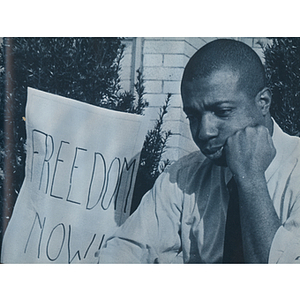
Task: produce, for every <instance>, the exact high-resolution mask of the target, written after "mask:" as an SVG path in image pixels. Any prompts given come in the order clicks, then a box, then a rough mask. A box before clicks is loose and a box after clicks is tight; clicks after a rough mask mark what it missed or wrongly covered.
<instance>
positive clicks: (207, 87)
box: [99, 39, 300, 263]
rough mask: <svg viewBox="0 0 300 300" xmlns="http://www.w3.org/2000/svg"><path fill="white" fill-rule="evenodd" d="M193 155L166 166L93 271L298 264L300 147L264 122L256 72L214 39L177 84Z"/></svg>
mask: <svg viewBox="0 0 300 300" xmlns="http://www.w3.org/2000/svg"><path fill="white" fill-rule="evenodd" d="M181 94H182V99H183V109H184V112H185V113H186V115H187V118H188V119H189V122H190V129H191V133H192V136H193V139H194V141H195V143H196V144H197V146H198V147H199V149H200V150H201V152H202V153H203V154H204V155H205V156H206V159H205V160H204V161H203V159H202V158H201V155H200V154H199V153H198V152H197V153H192V154H191V155H189V156H187V157H185V158H183V159H180V160H179V161H178V162H176V163H174V164H173V165H171V166H170V167H169V169H168V170H167V171H166V172H164V173H163V174H162V175H161V176H160V177H159V178H158V180H157V181H156V183H155V185H154V187H153V189H152V190H151V191H149V192H148V193H147V194H146V195H145V196H144V198H143V200H142V202H141V204H140V206H139V208H138V209H137V211H136V212H135V213H134V214H133V215H132V216H131V217H130V218H129V219H128V220H127V221H126V222H125V223H124V224H123V226H122V227H121V228H120V229H118V230H117V232H116V233H115V235H114V236H113V237H110V238H108V239H107V242H106V245H105V246H104V247H103V249H101V251H100V254H99V262H100V263H102V262H103V263H108V262H112V263H121V262H122V263H177V262H184V263H196V262H197V263H244V262H246V263H294V262H300V259H299V258H300V187H299V183H300V163H299V158H300V143H299V138H296V137H291V136H288V135H287V134H285V133H283V132H282V131H281V129H280V128H279V127H278V125H277V124H276V123H275V121H274V120H273V119H272V118H271V116H270V112H269V108H270V104H271V93H270V90H269V89H268V88H267V87H266V79H265V73H264V68H263V65H262V63H261V61H260V59H259V57H258V56H257V54H256V53H255V52H254V51H253V50H252V49H251V48H250V47H248V46H247V45H245V44H243V43H241V42H237V41H234V40H226V39H221V40H216V41H213V42H211V43H209V44H207V45H205V46H204V47H203V48H201V49H200V50H199V51H198V52H196V54H195V55H194V56H193V57H192V58H191V59H190V61H189V62H188V64H187V66H186V68H185V70H184V74H183V78H182V84H181Z"/></svg>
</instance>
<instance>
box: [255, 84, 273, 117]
mask: <svg viewBox="0 0 300 300" xmlns="http://www.w3.org/2000/svg"><path fill="white" fill-rule="evenodd" d="M255 102H256V104H257V105H258V107H259V108H260V109H261V111H262V114H263V116H265V115H267V114H268V113H269V111H270V106H271V102H272V93H271V91H270V89H269V88H267V87H265V88H264V89H262V90H261V91H260V92H259V93H258V94H257V95H256V97H255Z"/></svg>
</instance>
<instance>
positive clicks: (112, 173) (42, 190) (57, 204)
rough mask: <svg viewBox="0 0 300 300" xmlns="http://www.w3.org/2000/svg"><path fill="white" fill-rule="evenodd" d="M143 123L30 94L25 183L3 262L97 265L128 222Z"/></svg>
mask: <svg viewBox="0 0 300 300" xmlns="http://www.w3.org/2000/svg"><path fill="white" fill-rule="evenodd" d="M143 120H144V119H143V117H142V116H139V115H133V114H128V113H123V112H116V111H112V110H108V109H104V108H100V107H95V106H92V105H89V104H86V103H82V102H79V101H75V100H71V99H67V98H64V97H61V96H57V95H52V94H49V93H45V92H41V91H38V90H34V89H31V88H29V89H28V99H27V106H26V132H27V144H26V147H27V148H26V152H27V157H26V169H25V180H24V183H23V185H22V188H21V191H20V194H19V197H18V199H17V202H16V205H15V207H14V211H13V215H12V218H11V220H10V222H9V224H8V227H7V230H6V232H5V236H4V240H3V247H2V262H3V263H95V262H97V260H96V258H95V256H94V254H95V252H96V251H97V250H98V249H99V248H100V247H101V245H102V243H103V241H104V239H105V236H106V235H107V234H109V233H110V232H112V231H114V230H115V228H116V227H117V226H120V225H121V224H122V223H123V222H124V220H125V219H126V218H127V217H128V215H129V212H130V206H131V197H132V193H133V188H134V183H135V177H136V172H137V168H138V162H139V152H140V150H141V148H142V143H143V140H144V136H145V124H144V123H145V122H143Z"/></svg>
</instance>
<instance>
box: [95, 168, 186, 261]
mask: <svg viewBox="0 0 300 300" xmlns="http://www.w3.org/2000/svg"><path fill="white" fill-rule="evenodd" d="M181 199H182V195H181V193H180V190H179V189H178V188H177V184H176V183H171V182H170V175H169V173H167V172H166V173H163V174H161V175H160V177H159V178H158V179H157V181H156V183H155V185H154V187H153V188H152V190H150V191H149V192H148V193H147V194H146V195H145V196H144V197H143V199H142V201H141V203H140V205H139V207H138V208H137V210H136V211H135V212H134V213H133V214H132V215H131V216H130V217H129V218H128V219H127V220H126V221H125V223H124V224H123V225H122V226H121V227H120V228H118V229H117V231H116V232H115V233H114V235H113V236H111V237H109V238H108V239H107V240H106V243H105V244H104V246H103V247H102V248H101V250H100V251H99V253H98V256H99V263H176V262H182V259H181V257H180V255H178V254H179V252H180V248H181V239H180V216H181V207H182V201H181Z"/></svg>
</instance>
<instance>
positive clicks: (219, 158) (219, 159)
mask: <svg viewBox="0 0 300 300" xmlns="http://www.w3.org/2000/svg"><path fill="white" fill-rule="evenodd" d="M204 155H205V154H204ZM205 156H206V157H207V158H208V159H209V160H210V161H212V162H213V163H214V164H215V165H217V166H220V167H227V162H226V157H225V153H224V150H223V151H222V153H221V154H220V155H205Z"/></svg>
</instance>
